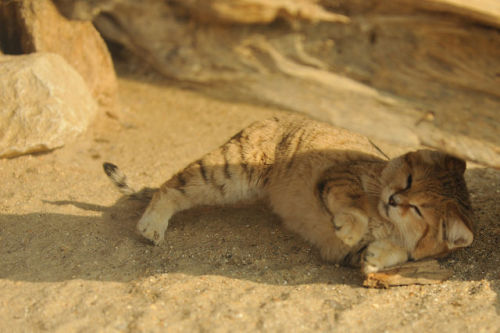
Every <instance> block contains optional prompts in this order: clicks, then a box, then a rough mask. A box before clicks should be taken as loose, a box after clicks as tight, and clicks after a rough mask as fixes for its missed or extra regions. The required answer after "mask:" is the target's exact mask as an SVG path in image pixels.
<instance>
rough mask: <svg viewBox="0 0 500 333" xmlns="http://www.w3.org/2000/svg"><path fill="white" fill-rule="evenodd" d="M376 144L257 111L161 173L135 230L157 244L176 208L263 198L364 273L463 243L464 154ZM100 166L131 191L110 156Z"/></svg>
mask: <svg viewBox="0 0 500 333" xmlns="http://www.w3.org/2000/svg"><path fill="white" fill-rule="evenodd" d="M382 154H383V153H382V152H381V151H380V150H379V149H378V148H377V147H376V146H375V145H374V144H373V143H372V142H371V141H370V140H369V139H368V138H366V137H363V136H361V135H358V134H355V133H351V132H349V131H347V130H344V129H340V128H336V127H333V126H331V125H329V124H326V123H322V122H318V121H315V120H311V119H308V118H305V117H300V116H284V117H274V118H272V119H268V120H264V121H259V122H256V123H253V124H251V125H250V126H248V127H247V128H245V129H243V130H242V131H240V132H239V133H238V134H236V135H235V136H233V137H232V138H231V139H230V140H229V141H228V142H226V143H225V144H223V145H222V146H220V147H219V148H217V149H215V150H214V151H212V152H210V153H208V154H206V155H205V156H203V157H202V158H201V159H199V160H196V161H194V162H192V163H191V164H189V165H188V166H187V167H186V168H185V169H183V170H182V171H180V172H178V173H177V174H175V175H174V176H173V177H171V178H170V179H169V180H167V181H166V182H165V183H164V184H163V185H162V186H161V187H160V188H159V189H158V190H157V191H156V192H155V193H154V194H153V195H152V199H151V201H150V203H149V205H148V207H147V209H146V211H145V213H144V214H143V215H142V217H141V219H140V220H139V222H138V224H137V230H138V231H139V233H140V234H142V235H143V236H144V237H145V238H147V239H149V240H151V241H153V242H154V243H155V244H160V243H161V242H162V241H163V240H164V233H165V231H166V229H167V226H168V222H169V220H170V218H171V217H172V215H173V214H175V213H177V212H179V211H182V210H186V209H189V208H191V207H194V206H198V205H222V204H231V203H236V202H240V201H244V200H251V199H264V200H266V201H267V202H268V203H269V205H270V207H271V208H272V210H273V211H274V212H275V213H277V214H278V215H279V216H280V217H281V219H282V221H283V224H284V226H285V227H286V228H288V229H289V230H291V231H293V232H295V233H297V234H299V235H301V236H302V237H303V238H305V239H306V240H307V241H309V242H310V243H312V244H313V245H314V246H316V247H317V248H318V249H319V251H320V255H321V257H322V258H323V259H325V260H326V261H329V262H332V263H339V264H346V265H354V266H360V267H361V268H362V271H363V272H364V273H365V274H368V273H371V272H377V271H380V270H383V269H385V268H388V267H391V266H394V265H398V264H403V263H405V262H407V261H409V260H419V259H422V258H428V257H438V256H442V255H445V254H447V253H449V252H450V251H452V250H454V249H457V248H461V247H466V246H469V245H470V244H471V243H472V241H473V223H472V209H471V205H470V200H469V194H468V191H467V187H466V184H465V180H464V177H463V174H464V172H465V168H466V165H465V162H464V161H462V160H460V159H458V158H455V157H453V156H450V155H447V154H444V153H441V152H437V151H432V150H418V151H416V152H409V153H407V154H404V155H402V156H399V157H397V158H394V159H392V160H389V161H387V160H386V159H384V158H383V155H382ZM103 166H104V170H105V172H106V174H107V175H108V176H109V177H110V178H111V180H112V181H113V183H114V184H115V185H116V186H118V188H119V189H120V190H121V192H122V193H124V194H128V195H134V193H135V191H134V190H133V189H132V188H131V187H130V186H128V184H127V182H126V177H125V175H124V174H123V173H122V172H121V171H120V170H119V169H118V168H117V167H116V166H115V165H113V164H111V163H104V165H103Z"/></svg>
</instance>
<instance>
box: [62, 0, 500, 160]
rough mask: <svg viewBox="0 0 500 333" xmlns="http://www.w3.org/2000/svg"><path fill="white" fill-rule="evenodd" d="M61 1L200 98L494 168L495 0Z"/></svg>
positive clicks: (498, 105)
mask: <svg viewBox="0 0 500 333" xmlns="http://www.w3.org/2000/svg"><path fill="white" fill-rule="evenodd" d="M58 2H61V3H62V2H63V3H64V6H65V10H66V12H68V13H71V14H70V15H76V16H78V17H87V18H88V17H94V16H95V15H97V16H95V18H94V24H95V25H96V26H97V27H98V29H99V31H101V33H102V34H103V36H104V37H105V38H106V39H108V40H109V41H112V42H114V43H117V44H121V45H122V46H123V48H125V49H127V50H129V51H130V53H131V54H134V55H135V56H136V57H137V58H138V59H140V60H139V61H137V60H136V61H137V63H141V62H142V63H147V64H148V65H149V66H151V67H153V68H154V69H155V70H157V71H158V72H160V73H162V74H163V75H165V76H168V77H170V78H173V79H176V80H183V81H187V82H195V83H197V84H198V85H197V87H204V90H205V92H207V93H210V94H213V95H215V96H221V97H222V98H227V97H228V96H230V97H231V98H235V99H237V100H240V101H241V100H244V101H247V102H264V103H269V104H273V105H277V106H280V107H282V108H284V109H287V110H293V111H297V112H302V113H306V114H309V115H311V116H313V117H315V118H318V119H321V120H324V121H328V122H331V123H333V124H335V125H338V126H341V127H345V128H349V129H351V130H354V131H357V132H360V133H362V134H365V135H367V136H369V137H371V138H373V139H380V140H384V141H390V142H393V143H395V144H400V145H405V146H414V147H418V146H421V145H425V146H430V147H433V148H436V149H439V150H442V151H445V152H448V153H450V154H453V155H456V156H459V157H462V158H464V159H468V160H471V161H475V162H479V163H482V164H484V165H488V166H492V167H496V168H500V136H499V135H498V131H499V130H498V129H499V128H500V113H499V112H498V110H500V71H499V68H500V34H498V27H499V26H500V23H499V22H500V11H499V10H498V6H496V3H498V0H478V1H474V3H472V2H470V1H465V0H425V1H421V0H408V1H396V2H394V1H379V0H335V1H334V0H324V1H316V0H301V1H294V0H274V1H264V0H231V1H229V0H203V1H202V0H172V1H163V0H144V1H135V0H93V1H91V2H85V1H83V0H58ZM83 3H87V5H86V6H84V5H83ZM71 5H72V6H71ZM99 13H101V14H99ZM336 13H341V14H346V15H348V17H347V18H346V17H345V16H341V15H338V14H336Z"/></svg>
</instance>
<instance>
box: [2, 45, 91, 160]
mask: <svg viewBox="0 0 500 333" xmlns="http://www.w3.org/2000/svg"><path fill="white" fill-rule="evenodd" d="M96 111H97V104H96V102H95V101H94V99H93V97H92V95H91V94H90V92H89V89H88V88H87V85H86V84H85V82H84V80H83V79H82V77H81V76H80V75H79V74H78V72H77V71H76V70H75V69H74V68H73V67H72V66H70V65H69V64H68V63H67V62H66V61H65V60H64V59H63V58H62V57H61V56H59V55H57V54H50V53H33V54H30V55H19V56H7V55H5V56H0V157H13V156H17V155H22V154H26V153H32V152H42V151H47V150H51V149H54V148H58V147H61V146H63V145H64V144H65V143H66V142H68V141H69V140H71V139H73V138H75V137H76V136H77V135H78V134H80V133H82V132H83V131H85V129H86V128H87V126H88V125H89V123H90V122H91V121H92V120H93V118H94V116H95V114H96Z"/></svg>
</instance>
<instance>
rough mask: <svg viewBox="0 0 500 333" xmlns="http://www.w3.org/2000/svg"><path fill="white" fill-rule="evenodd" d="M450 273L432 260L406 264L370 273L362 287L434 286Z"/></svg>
mask: <svg viewBox="0 0 500 333" xmlns="http://www.w3.org/2000/svg"><path fill="white" fill-rule="evenodd" d="M451 275H452V272H451V271H450V270H448V269H446V268H442V267H441V266H440V265H439V263H438V262H437V261H436V260H434V259H432V260H424V261H415V262H408V263H405V264H403V265H400V266H395V267H391V268H389V269H386V270H383V271H380V272H376V273H370V274H368V275H367V276H366V278H365V280H364V281H363V286H365V287H369V288H389V287H392V286H407V285H411V284H436V283H441V282H443V281H444V280H446V279H448V278H449V277H450V276H451Z"/></svg>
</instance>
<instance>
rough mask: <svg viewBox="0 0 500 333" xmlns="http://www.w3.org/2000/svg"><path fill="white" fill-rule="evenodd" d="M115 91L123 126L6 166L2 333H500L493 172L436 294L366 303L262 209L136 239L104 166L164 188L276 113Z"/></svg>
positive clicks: (373, 298)
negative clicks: (471, 231) (466, 241)
mask: <svg viewBox="0 0 500 333" xmlns="http://www.w3.org/2000/svg"><path fill="white" fill-rule="evenodd" d="M120 91H121V100H122V105H123V106H122V108H121V110H120V112H117V114H118V115H119V117H118V118H115V117H113V115H104V114H103V115H101V116H100V117H99V118H98V120H97V121H96V123H95V125H94V126H93V128H92V129H91V130H90V131H89V132H88V133H87V134H86V135H85V136H83V137H81V138H80V139H79V140H78V142H75V143H73V144H70V145H67V146H66V147H64V148H62V149H58V150H56V151H53V152H51V153H47V154H39V155H35V156H23V157H19V158H15V159H4V160H0V179H2V183H1V186H0V212H1V213H0V331H1V332H39V331H51V332H75V331H78V332H160V331H172V332H176V331H182V332H199V331H216V332H222V331H224V332H226V331H231V332H238V331H272V332H295V331H297V332H300V331H320V332H325V331H328V332H386V331H391V332H392V331H403V332H499V331H500V296H499V294H500V251H499V244H500V205H499V204H498V202H499V201H500V171H498V170H491V169H485V168H481V167H477V166H475V167H470V168H469V170H468V171H467V174H466V175H467V181H468V183H469V188H470V191H471V195H472V200H473V205H474V207H475V209H476V218H477V224H476V226H477V231H476V239H475V241H474V244H473V246H472V247H470V248H468V249H465V250H462V251H459V252H457V253H455V254H453V255H452V256H451V257H449V258H447V259H445V260H443V261H442V264H443V265H444V266H447V267H449V268H451V269H452V270H453V272H454V274H453V276H452V278H451V279H450V280H449V281H447V282H445V283H442V284H439V285H431V286H409V287H397V288H392V289H389V290H376V289H366V288H363V287H362V286H361V283H362V276H361V274H360V273H359V272H358V271H357V270H355V269H351V268H343V267H337V266H334V265H329V264H326V263H324V262H322V261H321V260H320V259H319V255H318V252H317V251H316V250H315V249H313V248H311V247H310V246H309V245H308V244H307V243H305V242H304V241H302V240H301V239H300V238H298V237H296V236H295V235H293V234H290V233H289V232H287V231H284V230H283V229H282V228H281V227H280V222H279V219H278V218H276V217H275V216H273V214H271V213H270V212H269V211H268V210H267V209H266V207H265V205H264V204H259V203H257V204H252V205H246V206H239V207H219V208H217V207H207V208H200V209H196V210H191V211H187V212H184V213H181V214H178V215H176V216H175V217H174V220H173V221H172V222H171V224H170V226H169V229H168V233H167V237H166V238H167V243H166V244H165V245H162V246H160V247H153V246H152V245H150V244H149V243H147V242H145V241H144V240H143V239H141V237H139V236H138V235H136V234H135V232H134V229H135V223H136V221H137V220H138V218H139V215H140V213H141V210H142V209H143V208H144V207H142V206H141V205H140V204H138V203H136V202H131V201H127V200H124V198H123V197H121V196H120V194H119V193H118V192H117V191H115V190H114V188H113V187H112V186H111V183H110V182H109V181H108V179H107V178H106V177H105V175H104V173H103V171H102V166H101V165H102V162H104V161H110V162H113V163H115V164H117V165H119V166H120V167H121V168H122V169H123V170H124V171H125V172H126V173H127V174H128V176H129V179H130V181H131V183H132V184H136V186H137V188H141V187H142V186H153V187H155V186H159V185H160V184H161V183H162V182H163V181H165V180H166V179H167V178H168V177H169V176H170V175H172V174H173V173H174V172H175V171H177V170H178V169H180V168H182V167H183V166H185V165H186V164H187V163H188V162H190V161H192V160H193V159H195V158H197V157H200V156H201V155H202V154H203V153H205V152H207V151H209V150H210V149H212V148H215V147H216V146H218V145H219V144H221V143H223V142H224V141H225V140H226V139H228V138H229V137H230V136H231V135H232V134H234V133H235V132H237V131H238V130H239V129H241V128H242V127H243V126H245V125H246V124H249V123H250V122H252V121H254V120H258V119H263V118H266V117H269V116H271V115H274V114H276V113H279V112H283V111H280V110H275V109H271V108H266V107H256V106H249V105H244V104H235V103H229V102H224V101H220V100H214V99H212V98H209V97H207V96H206V95H202V94H199V93H196V92H194V91H191V90H188V89H181V88H179V87H176V86H175V85H174V84H172V83H168V82H157V81H154V80H147V79H144V78H142V79H141V80H137V79H133V78H121V79H120ZM381 146H382V147H383V149H384V150H385V151H386V152H387V153H388V154H389V155H395V154H399V153H400V152H402V151H404V149H402V148H396V147H389V146H387V145H384V144H382V143H381Z"/></svg>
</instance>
